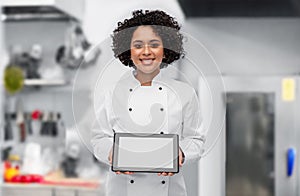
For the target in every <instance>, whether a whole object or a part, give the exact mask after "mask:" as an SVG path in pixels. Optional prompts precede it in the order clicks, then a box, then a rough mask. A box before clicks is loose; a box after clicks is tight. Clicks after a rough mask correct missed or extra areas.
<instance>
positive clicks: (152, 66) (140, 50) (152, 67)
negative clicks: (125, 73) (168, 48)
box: [130, 26, 164, 75]
mask: <svg viewBox="0 0 300 196" xmlns="http://www.w3.org/2000/svg"><path fill="white" fill-rule="evenodd" d="M130 52H131V60H132V61H133V63H134V65H135V66H136V68H137V72H138V74H139V73H142V74H150V75H156V74H158V73H159V70H160V64H161V62H162V59H163V56H164V48H163V43H162V40H161V38H160V37H159V36H158V35H156V33H155V32H154V31H153V28H152V27H151V26H139V27H138V28H137V29H136V30H135V31H134V33H133V35H132V39H131V44H130Z"/></svg>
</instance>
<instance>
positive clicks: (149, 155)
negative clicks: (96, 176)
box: [112, 133, 179, 173]
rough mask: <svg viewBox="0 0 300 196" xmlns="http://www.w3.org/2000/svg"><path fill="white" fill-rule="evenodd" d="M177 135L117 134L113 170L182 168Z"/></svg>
mask: <svg viewBox="0 0 300 196" xmlns="http://www.w3.org/2000/svg"><path fill="white" fill-rule="evenodd" d="M178 150H179V143H178V135H176V134H145V133H134V134H133V133H115V135H114V145H113V160H112V171H123V172H124V171H131V172H173V173H178V171H179V160H178Z"/></svg>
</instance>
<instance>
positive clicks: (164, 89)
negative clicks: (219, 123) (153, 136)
mask: <svg viewBox="0 0 300 196" xmlns="http://www.w3.org/2000/svg"><path fill="white" fill-rule="evenodd" d="M96 101H97V102H98V101H99V103H100V107H99V108H98V110H97V112H96V117H97V122H96V123H94V126H93V130H92V131H93V138H92V141H91V142H92V146H93V150H94V154H95V156H96V157H97V159H98V160H99V161H101V162H104V163H107V164H109V162H108V156H109V152H110V150H111V148H112V145H113V136H114V132H150V131H151V132H155V133H161V134H163V133H170V134H178V135H179V146H180V148H181V150H182V152H183V153H184V155H185V162H184V164H187V163H189V162H190V161H195V160H198V159H199V158H200V156H201V152H202V150H203V149H202V147H203V143H204V140H205V136H204V131H202V130H201V129H200V127H201V126H200V125H201V121H202V120H201V117H200V110H199V103H198V99H197V95H196V93H195V91H194V89H193V88H192V87H190V86H189V85H188V84H186V83H183V82H180V81H177V80H174V79H169V78H165V77H163V76H162V74H161V73H159V74H158V75H157V76H156V77H155V78H154V79H153V81H152V85H151V86H141V85H140V83H139V81H138V80H137V79H136V78H135V76H134V72H133V73H131V72H130V73H127V74H125V75H124V76H123V77H122V78H121V79H120V80H119V82H118V83H117V84H116V85H115V86H114V87H112V88H110V89H109V91H108V92H106V93H103V96H102V97H101V98H99V100H96ZM106 194H107V196H148V195H149V196H153V195H155V196H186V189H185V183H184V179H183V176H182V172H179V173H178V174H175V175H173V176H158V175H157V174H156V173H134V174H133V175H123V174H122V175H117V174H115V173H114V172H112V171H109V173H108V177H107V186H106Z"/></svg>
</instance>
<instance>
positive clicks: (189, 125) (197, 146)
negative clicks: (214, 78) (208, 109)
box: [180, 90, 205, 163]
mask: <svg viewBox="0 0 300 196" xmlns="http://www.w3.org/2000/svg"><path fill="white" fill-rule="evenodd" d="M201 125H202V117H201V112H200V107H199V101H198V98H197V95H196V93H195V91H194V90H193V94H192V96H191V97H190V99H189V102H188V103H187V104H186V105H185V106H184V108H183V129H182V133H181V138H180V148H181V150H182V152H183V153H184V156H185V162H184V163H189V162H191V161H197V160H199V159H200V157H201V155H202V154H203V144H204V142H205V135H204V133H205V132H204V131H203V130H202V126H201Z"/></svg>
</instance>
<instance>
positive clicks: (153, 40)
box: [132, 39, 161, 43]
mask: <svg viewBox="0 0 300 196" xmlns="http://www.w3.org/2000/svg"><path fill="white" fill-rule="evenodd" d="M149 42H161V41H160V40H158V39H152V40H150V41H149ZM132 43H144V42H143V41H142V40H134V41H133V42H132Z"/></svg>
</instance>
